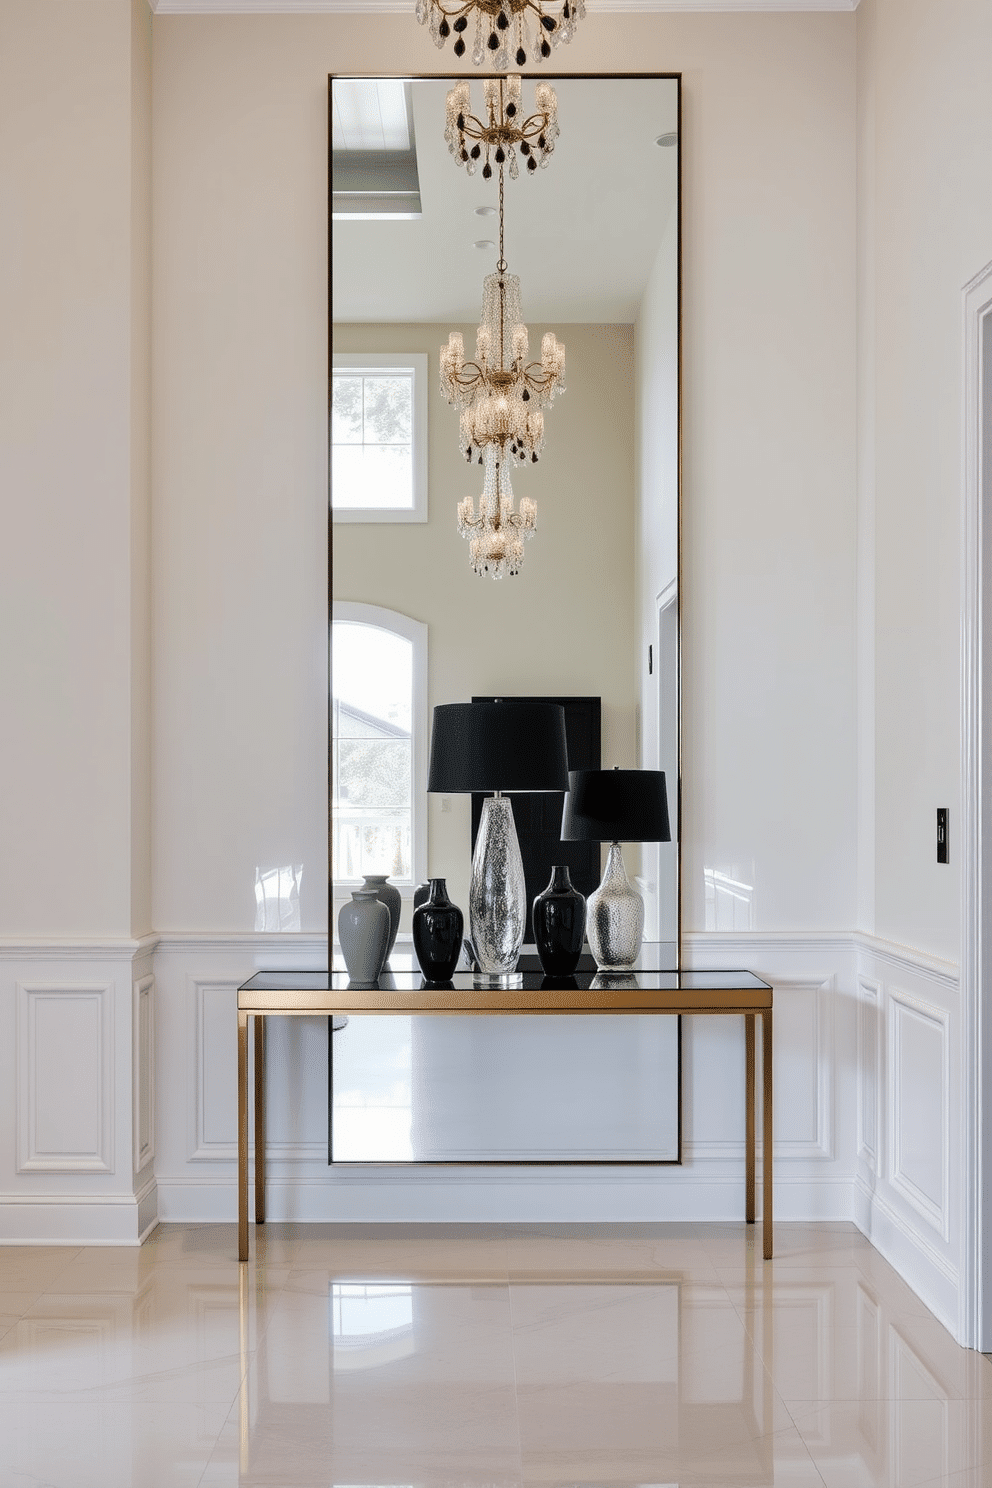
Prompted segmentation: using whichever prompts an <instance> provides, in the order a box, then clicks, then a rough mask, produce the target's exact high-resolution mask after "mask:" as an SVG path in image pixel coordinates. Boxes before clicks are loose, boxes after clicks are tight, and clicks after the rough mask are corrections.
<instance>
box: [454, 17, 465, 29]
mask: <svg viewBox="0 0 992 1488" xmlns="http://www.w3.org/2000/svg"><path fill="white" fill-rule="evenodd" d="M467 25H468V17H467V16H459V17H458V19H457V21H456V22H455V30H456V31H464V30H465V27H466V26H467Z"/></svg>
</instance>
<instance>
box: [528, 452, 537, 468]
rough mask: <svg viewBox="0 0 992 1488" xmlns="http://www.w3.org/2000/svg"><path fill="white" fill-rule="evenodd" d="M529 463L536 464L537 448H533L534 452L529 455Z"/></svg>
mask: <svg viewBox="0 0 992 1488" xmlns="http://www.w3.org/2000/svg"><path fill="white" fill-rule="evenodd" d="M530 463H531V464H532V465H536V464H537V450H535V451H534V453H533V454H532V455H531V457H530Z"/></svg>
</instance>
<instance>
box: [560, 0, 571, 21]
mask: <svg viewBox="0 0 992 1488" xmlns="http://www.w3.org/2000/svg"><path fill="white" fill-rule="evenodd" d="M571 14H572V12H571V11H570V10H569V8H568V0H565V4H564V5H563V6H562V8H561V18H562V20H563V21H567V20H568V18H569V16H570V15H571Z"/></svg>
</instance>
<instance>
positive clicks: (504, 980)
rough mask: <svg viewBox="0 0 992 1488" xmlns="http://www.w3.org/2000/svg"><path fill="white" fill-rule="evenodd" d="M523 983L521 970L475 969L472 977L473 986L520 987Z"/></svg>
mask: <svg viewBox="0 0 992 1488" xmlns="http://www.w3.org/2000/svg"><path fill="white" fill-rule="evenodd" d="M523 984H524V976H523V972H522V971H508V972H486V971H477V972H476V973H475V975H474V976H473V978H472V986H473V987H486V988H490V989H492V988H499V987H522V986H523Z"/></svg>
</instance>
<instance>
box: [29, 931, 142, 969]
mask: <svg viewBox="0 0 992 1488" xmlns="http://www.w3.org/2000/svg"><path fill="white" fill-rule="evenodd" d="M159 939H160V937H159V936H157V935H143V936H140V937H139V938H138V939H137V940H131V939H129V938H124V939H117V940H115V939H110V938H101V939H98V940H79V939H72V938H68V939H54V938H51V937H44V938H41V937H39V938H36V939H25V938H24V937H22V936H13V935H2V936H0V964H2V963H3V962H5V961H28V962H34V963H36V964H40V963H44V962H49V961H77V962H89V961H101V962H107V961H116V960H119V959H121V960H127V961H131V960H134V959H135V958H140V957H147V956H150V955H152V954H153V953H154V951H155V950H156V948H157V946H158V944H159Z"/></svg>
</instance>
